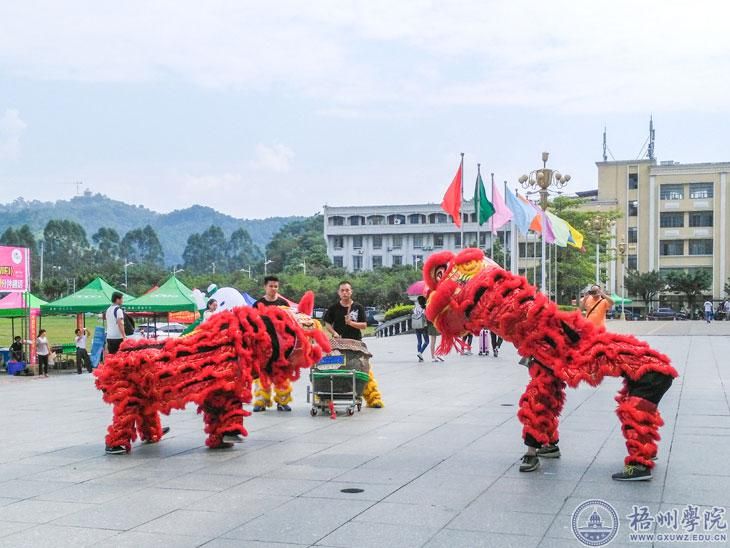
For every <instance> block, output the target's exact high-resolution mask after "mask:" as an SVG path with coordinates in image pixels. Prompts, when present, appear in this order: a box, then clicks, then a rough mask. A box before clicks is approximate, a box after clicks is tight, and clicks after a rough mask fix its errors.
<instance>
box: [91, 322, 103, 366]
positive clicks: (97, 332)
mask: <svg viewBox="0 0 730 548" xmlns="http://www.w3.org/2000/svg"><path fill="white" fill-rule="evenodd" d="M104 342H106V332H105V331H104V328H103V327H101V326H97V327H96V329H94V340H93V341H92V342H91V365H92V366H94V367H97V366H98V365H99V362H100V361H101V357H102V354H103V353H104Z"/></svg>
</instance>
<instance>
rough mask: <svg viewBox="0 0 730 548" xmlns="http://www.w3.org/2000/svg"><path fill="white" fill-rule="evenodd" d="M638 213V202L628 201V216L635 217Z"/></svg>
mask: <svg viewBox="0 0 730 548" xmlns="http://www.w3.org/2000/svg"><path fill="white" fill-rule="evenodd" d="M638 214H639V202H637V201H633V202H629V217H636V216H637V215H638Z"/></svg>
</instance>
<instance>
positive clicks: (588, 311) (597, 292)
mask: <svg viewBox="0 0 730 548" xmlns="http://www.w3.org/2000/svg"><path fill="white" fill-rule="evenodd" d="M612 306H613V299H612V298H611V297H609V296H608V295H607V294H606V292H605V291H603V289H601V287H600V286H598V285H592V286H591V288H590V289H589V290H588V293H586V294H585V296H584V297H583V298H582V299H581V300H580V305H579V308H580V310H581V311H582V312H583V313H584V314H585V318H586V320H588V321H589V322H591V323H592V324H593V325H595V326H597V327H606V312H608V311H609V310H610V309H611V307H612Z"/></svg>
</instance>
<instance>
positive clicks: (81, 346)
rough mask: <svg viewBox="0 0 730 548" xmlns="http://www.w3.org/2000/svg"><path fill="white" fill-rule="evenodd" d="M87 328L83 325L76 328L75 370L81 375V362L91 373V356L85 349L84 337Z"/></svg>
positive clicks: (86, 335)
mask: <svg viewBox="0 0 730 548" xmlns="http://www.w3.org/2000/svg"><path fill="white" fill-rule="evenodd" d="M88 335H89V330H88V329H86V328H85V327H82V328H81V329H76V372H77V373H78V374H79V375H81V364H82V363H83V364H84V365H85V366H86V370H87V371H88V372H89V373H91V358H90V357H89V353H88V352H87V350H86V337H88Z"/></svg>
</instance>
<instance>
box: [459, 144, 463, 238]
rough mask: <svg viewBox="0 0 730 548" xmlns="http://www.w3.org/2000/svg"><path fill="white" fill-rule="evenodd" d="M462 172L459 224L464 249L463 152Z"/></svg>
mask: <svg viewBox="0 0 730 548" xmlns="http://www.w3.org/2000/svg"><path fill="white" fill-rule="evenodd" d="M459 173H461V207H460V208H459V215H461V219H459V221H460V222H459V224H460V225H461V249H464V153H463V152H462V153H461V167H460V168H459Z"/></svg>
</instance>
